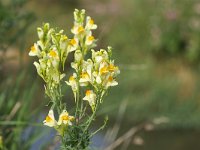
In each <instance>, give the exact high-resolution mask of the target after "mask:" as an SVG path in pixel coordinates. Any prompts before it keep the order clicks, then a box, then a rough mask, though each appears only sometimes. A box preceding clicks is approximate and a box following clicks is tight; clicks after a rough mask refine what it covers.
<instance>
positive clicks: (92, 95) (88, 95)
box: [83, 90, 96, 110]
mask: <svg viewBox="0 0 200 150" xmlns="http://www.w3.org/2000/svg"><path fill="white" fill-rule="evenodd" d="M83 100H86V101H88V102H89V105H90V106H91V107H92V110H94V107H95V102H96V94H95V93H94V92H93V90H87V91H86V92H85V97H84V98H83Z"/></svg>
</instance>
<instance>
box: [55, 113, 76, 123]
mask: <svg viewBox="0 0 200 150" xmlns="http://www.w3.org/2000/svg"><path fill="white" fill-rule="evenodd" d="M73 120H74V117H73V116H69V114H68V112H67V111H66V110H63V112H62V113H61V114H60V116H59V120H58V125H62V124H64V125H72V122H71V121H73Z"/></svg>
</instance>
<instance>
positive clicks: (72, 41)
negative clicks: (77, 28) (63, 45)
mask: <svg viewBox="0 0 200 150" xmlns="http://www.w3.org/2000/svg"><path fill="white" fill-rule="evenodd" d="M78 42H79V41H78V39H77V38H73V39H70V40H69V45H68V51H69V52H72V51H75V50H76V49H77V48H78Z"/></svg>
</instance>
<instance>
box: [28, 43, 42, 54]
mask: <svg viewBox="0 0 200 150" xmlns="http://www.w3.org/2000/svg"><path fill="white" fill-rule="evenodd" d="M39 53H40V50H39V48H38V46H37V44H36V43H35V44H34V45H33V46H31V50H30V52H29V56H39Z"/></svg>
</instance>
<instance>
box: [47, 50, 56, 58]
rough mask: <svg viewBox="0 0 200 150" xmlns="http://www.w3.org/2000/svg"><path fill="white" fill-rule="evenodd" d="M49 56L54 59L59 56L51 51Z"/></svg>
mask: <svg viewBox="0 0 200 150" xmlns="http://www.w3.org/2000/svg"><path fill="white" fill-rule="evenodd" d="M49 56H50V57H53V58H56V57H57V56H58V54H57V53H56V52H55V51H54V50H51V51H50V52H49Z"/></svg>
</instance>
